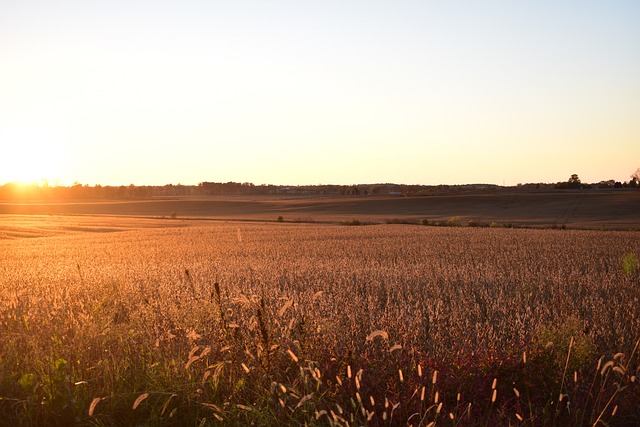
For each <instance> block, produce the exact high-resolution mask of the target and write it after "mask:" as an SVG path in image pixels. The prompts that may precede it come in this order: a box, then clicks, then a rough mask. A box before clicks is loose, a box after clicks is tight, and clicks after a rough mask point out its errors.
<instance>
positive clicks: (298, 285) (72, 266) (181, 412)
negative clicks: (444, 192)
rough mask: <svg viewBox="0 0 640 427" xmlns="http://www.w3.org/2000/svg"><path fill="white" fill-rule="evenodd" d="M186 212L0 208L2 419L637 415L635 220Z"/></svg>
mask: <svg viewBox="0 0 640 427" xmlns="http://www.w3.org/2000/svg"><path fill="white" fill-rule="evenodd" d="M136 203H137V204H136ZM145 203H147V204H148V203H154V202H132V204H131V205H128V208H133V206H134V205H135V206H136V207H135V209H140V211H137V212H135V213H136V214H138V215H144V216H150V217H151V216H155V217H161V216H166V214H164V215H159V214H158V213H159V212H158V211H155V214H153V215H151V214H149V213H147V212H146V211H144V206H147V205H146V204H145ZM157 203H172V202H157ZM194 203H203V202H194ZM211 203H215V202H211ZM243 203H246V202H243ZM264 203H266V202H264ZM269 203H273V204H275V205H277V204H278V203H282V204H283V206H286V207H287V208H291V209H292V212H294V211H295V212H296V214H298V213H300V214H301V213H302V212H304V209H303V206H304V204H305V203H316V202H314V201H311V202H309V201H304V200H296V201H282V202H278V201H271V202H269ZM328 203H329V202H328ZM331 203H342V204H341V205H340V206H341V207H340V208H338V207H327V210H329V211H331V212H330V214H331V215H337V217H334V218H339V217H340V215H339V212H340V209H345V211H346V210H348V209H347V207H346V206H347V205H346V203H353V202H348V201H345V202H341V201H332V202H331ZM355 203H357V202H355ZM362 203H365V202H362ZM366 203H372V204H373V205H375V204H376V203H380V204H381V206H384V203H390V202H388V201H382V202H378V201H376V199H373V200H372V201H371V202H368V201H367V202H366ZM425 203H426V201H425ZM514 203H515V204H517V203H520V202H518V199H516V200H515V201H514ZM522 203H525V204H526V201H522ZM581 203H582V204H581V205H578V207H577V208H576V209H575V212H576V214H575V215H577V212H579V210H580V206H586V205H589V204H588V203H586V202H585V201H584V200H583V202H581ZM611 203H613V202H611ZM294 205H296V207H295V208H294V207H293V206H294ZM171 207H175V205H174V206H171ZM171 207H169V206H166V207H165V208H166V209H167V211H171ZM120 208H122V209H124V208H123V207H122V206H121V207H120ZM120 208H118V209H120ZM165 208H163V209H165ZM3 209H7V208H6V206H5V207H4V208H3ZM83 209H85V208H83ZM207 209H211V208H210V207H207V208H206V209H205V210H207ZM282 209H284V208H281V210H277V209H274V210H273V211H269V212H268V215H269V216H273V215H274V214H277V213H278V212H280V215H283V216H284V217H285V219H286V218H288V217H289V215H287V214H286V213H283V212H285V210H282ZM353 209H355V208H353ZM380 209H381V210H380V211H375V210H374V211H373V212H374V213H370V215H372V216H371V217H366V218H364V217H362V216H361V217H360V218H361V219H363V220H367V219H368V218H373V217H374V216H376V215H379V217H380V218H384V217H385V216H386V211H384V208H380ZM505 209H509V208H508V207H507V208H505ZM458 210H459V212H460V214H461V215H465V212H464V210H463V207H462V206H461V207H459V209H458ZM561 210H562V208H561V207H558V212H559V211H561ZM209 212H210V211H209ZM317 212H318V211H317V210H316V211H314V213H313V215H310V216H313V217H316V216H318V214H317ZM353 212H355V211H348V213H347V214H345V215H346V216H345V217H347V218H352V216H351V215H352V213H353ZM41 213H44V212H41ZM85 213H86V212H85ZM111 213H117V214H123V213H125V212H123V211H117V212H111ZM126 213H127V214H132V213H133V212H130V211H129V212H126ZM421 213H422V211H420V212H418V211H416V212H415V213H414V212H413V211H409V208H407V210H406V211H404V214H405V215H407V216H408V217H412V216H413V215H416V217H418V216H420V215H421ZM396 214H398V212H397V211H396V212H395V214H394V215H395V216H394V217H399V216H400V215H396ZM191 215H196V214H195V211H190V212H186V211H185V213H182V212H179V213H178V215H177V218H176V219H171V218H166V219H159V218H156V219H152V218H127V217H120V216H68V215H66V216H55V215H2V216H1V219H0V248H1V250H0V361H1V362H0V417H2V418H1V419H2V420H3V422H6V423H7V424H9V425H16V426H19V425H25V426H27V425H92V426H112V425H114V426H115V425H176V426H181V425H340V426H347V425H349V426H354V425H373V426H387V425H389V426H392V425H413V426H428V425H431V426H433V425H451V426H457V425H459V426H465V425H489V424H494V425H508V424H510V425H529V426H538V425H606V424H608V425H637V424H638V423H639V422H640V409H639V408H640V385H639V380H638V376H640V358H639V355H638V353H639V351H640V349H638V342H639V341H638V340H639V339H640V319H639V317H640V316H639V314H640V309H639V307H640V267H639V265H638V257H639V255H640V233H639V232H634V231H602V230H600V231H595V230H592V231H587V230H558V229H553V230H550V229H548V230H542V229H515V228H513V229H509V228H499V227H487V228H471V227H426V226H420V225H407V224H378V225H370V226H360V227H353V226H351V227H348V226H344V225H339V224H321V223H316V224H310V223H288V222H284V223H274V222H271V223H265V222H241V221H220V220H216V221H214V220H207V219H200V220H197V221H194V220H187V219H181V217H182V216H191ZM291 216H295V214H292V215H291ZM249 217H251V215H249ZM327 217H329V216H327ZM443 217H444V215H443ZM560 218H562V217H560ZM247 219H251V218H247ZM254 219H255V217H254ZM291 219H293V218H291ZM273 220H274V218H271V221H273Z"/></svg>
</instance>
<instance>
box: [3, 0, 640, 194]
mask: <svg viewBox="0 0 640 427" xmlns="http://www.w3.org/2000/svg"><path fill="white" fill-rule="evenodd" d="M638 21H640V4H636V3H634V2H628V1H623V0H616V1H613V2H608V3H607V4H602V3H600V2H596V1H586V2H581V3H579V4H570V3H563V4H559V3H558V2H551V1H542V2H537V3H536V4H535V5H517V4H513V3H512V2H506V1H492V2H489V3H488V4H483V5H479V4H477V3H475V2H469V1H454V2H447V3H446V4H439V3H429V2H427V3H425V2H419V1H401V2H394V3H388V4H387V3H366V4H365V3H354V4H344V3H343V2H333V1H328V2H323V3H322V4H301V3H298V2H291V1H279V2H275V3H272V4H269V5H267V4H263V3H261V2H246V1H243V2H237V3H233V4H227V5H213V4H207V3H202V2H197V1H186V2H184V3H180V4H177V3H176V4H174V3H163V2H158V3H154V4H146V3H144V2H137V1H136V2H125V1H124V0H116V1H114V2H110V3H109V4H108V5H107V4H104V5H101V6H98V5H90V4H87V3H85V2H80V1H77V0H69V1H52V2H45V1H38V0H33V1H27V2H24V3H23V2H19V3H13V4H6V3H5V4H2V5H0V58H2V61H1V62H0V147H1V148H2V150H3V154H2V159H1V160H0V162H1V164H2V166H1V168H0V185H2V183H4V182H9V181H15V180H22V181H37V180H41V179H43V178H44V179H47V180H49V181H50V182H59V183H62V184H65V185H69V184H71V183H73V182H76V181H77V182H81V183H86V184H90V185H95V184H101V185H129V184H131V183H133V184H136V185H165V184H169V183H172V184H178V183H181V184H185V185H186V184H197V183H199V182H202V181H218V182H227V181H241V182H253V183H255V184H256V185H259V184H283V185H296V184H301V185H303V184H320V183H324V184H354V183H384V182H394V183H404V184H464V183H491V184H500V185H501V184H503V183H505V184H506V185H515V184H517V183H526V182H558V181H565V180H566V179H568V177H569V176H570V175H571V174H572V173H577V174H578V175H579V176H580V178H581V179H582V180H583V181H584V182H598V181H601V180H608V179H615V180H620V181H625V180H628V178H629V175H630V174H631V173H632V172H633V171H635V170H636V168H637V167H638V166H640V145H639V144H638V142H639V141H640V81H639V80H638V79H637V76H638V75H640V57H639V56H638V54H637V52H638V51H640V29H639V28H638V26H637V22H638ZM27 159H29V161H27Z"/></svg>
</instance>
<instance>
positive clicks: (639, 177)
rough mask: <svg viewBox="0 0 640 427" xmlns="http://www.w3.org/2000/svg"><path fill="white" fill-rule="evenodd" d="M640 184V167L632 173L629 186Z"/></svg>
mask: <svg viewBox="0 0 640 427" xmlns="http://www.w3.org/2000/svg"><path fill="white" fill-rule="evenodd" d="M639 186H640V168H638V169H636V171H635V172H634V173H632V174H631V180H629V187H634V188H635V187H639Z"/></svg>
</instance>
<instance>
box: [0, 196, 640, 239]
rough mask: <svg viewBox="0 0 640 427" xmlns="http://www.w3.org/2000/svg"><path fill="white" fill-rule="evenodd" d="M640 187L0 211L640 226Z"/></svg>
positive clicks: (19, 206) (5, 210) (8, 209)
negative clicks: (632, 188) (637, 189)
mask: <svg viewBox="0 0 640 427" xmlns="http://www.w3.org/2000/svg"><path fill="white" fill-rule="evenodd" d="M638 212H640V191H636V190H596V189H594V190H577V191H576V190H568V191H563V190H554V191H525V190H521V191H517V190H504V191H499V192H482V191H477V192H466V193H456V192H452V191H449V192H444V193H434V194H432V195H428V196H417V197H402V196H400V197H393V196H351V197H333V196H315V197H314V196H303V195H273V196H210V197H176V198H163V199H150V200H124V201H123V200H119V201H114V200H111V201H108V200H107V201H100V202H96V201H83V200H77V201H73V202H68V201H49V202H47V203H42V202H37V201H36V202H31V203H6V202H5V203H2V202H1V201H0V214H14V215H34V214H35V215H109V216H113V215H119V216H137V217H149V218H158V217H166V218H171V217H176V218H182V219H184V218H193V219H202V218H208V219H222V220H229V219H233V220H252V221H255V220H257V221H275V220H276V219H277V218H278V217H282V218H283V220H284V221H287V222H291V221H296V222H340V221H342V222H344V221H352V220H354V219H356V220H358V221H361V222H367V223H385V222H393V221H398V222H411V223H420V222H422V221H423V220H428V221H430V222H436V223H437V222H440V223H446V222H447V221H449V220H450V219H451V218H457V219H458V220H459V222H460V223H461V224H464V225H466V224H468V223H472V224H473V223H475V224H480V225H487V226H488V225H491V224H494V225H497V226H509V225H512V226H524V227H539V228H549V227H563V226H564V227H569V228H582V229H585V228H586V229H607V230H610V229H618V230H630V229H633V230H640V215H638Z"/></svg>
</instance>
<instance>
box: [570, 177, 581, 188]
mask: <svg viewBox="0 0 640 427" xmlns="http://www.w3.org/2000/svg"><path fill="white" fill-rule="evenodd" d="M567 184H568V185H567V186H568V187H569V188H580V187H581V186H582V183H581V182H580V178H578V174H575V173H574V174H573V175H571V178H569V181H567Z"/></svg>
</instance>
